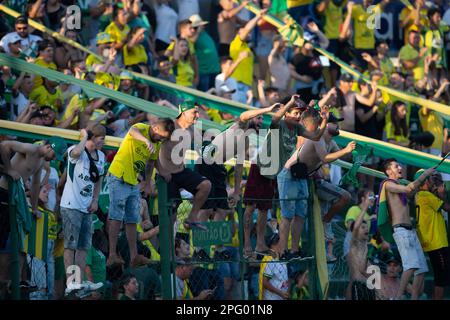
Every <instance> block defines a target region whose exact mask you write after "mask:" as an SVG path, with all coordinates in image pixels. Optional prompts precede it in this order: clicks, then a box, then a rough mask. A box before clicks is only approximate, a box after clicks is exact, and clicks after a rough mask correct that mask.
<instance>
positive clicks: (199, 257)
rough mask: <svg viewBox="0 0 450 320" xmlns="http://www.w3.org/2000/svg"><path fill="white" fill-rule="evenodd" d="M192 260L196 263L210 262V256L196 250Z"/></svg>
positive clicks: (201, 250)
mask: <svg viewBox="0 0 450 320" xmlns="http://www.w3.org/2000/svg"><path fill="white" fill-rule="evenodd" d="M192 260H194V261H197V262H212V259H211V258H210V256H209V255H208V254H207V253H206V252H205V250H203V249H200V250H196V251H195V252H194V254H193V255H192Z"/></svg>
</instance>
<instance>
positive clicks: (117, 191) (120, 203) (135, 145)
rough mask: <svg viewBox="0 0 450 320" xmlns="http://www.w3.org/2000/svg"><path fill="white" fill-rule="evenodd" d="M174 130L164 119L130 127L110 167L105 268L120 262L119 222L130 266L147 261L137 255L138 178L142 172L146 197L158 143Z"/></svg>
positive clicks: (149, 187) (139, 197)
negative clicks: (118, 243) (123, 224)
mask: <svg viewBox="0 0 450 320" xmlns="http://www.w3.org/2000/svg"><path fill="white" fill-rule="evenodd" d="M173 130H174V123H173V121H172V120H171V119H167V118H166V119H161V120H158V121H157V122H156V123H155V124H154V125H151V126H150V125H147V124H143V123H138V124H135V125H133V126H132V127H131V129H130V130H129V131H128V134H127V135H126V136H125V138H124V140H123V141H122V144H121V145H120V148H119V151H118V152H117V154H116V156H115V158H114V160H113V162H112V163H111V166H110V167H109V177H108V178H109V181H108V183H109V199H110V206H109V212H108V219H109V257H108V261H107V264H108V265H112V264H115V263H123V260H122V259H121V258H120V257H119V256H118V254H117V251H116V249H117V238H118V235H119V231H120V227H121V224H122V221H124V222H125V224H126V235H127V239H128V245H129V248H130V265H131V266H132V267H135V266H138V265H142V264H146V263H148V262H149V261H148V259H147V258H145V257H144V256H141V255H138V254H137V246H136V236H137V235H136V224H137V223H138V222H139V214H140V199H141V194H140V191H139V186H138V183H139V182H138V176H139V174H141V173H144V171H145V189H144V194H145V196H147V195H148V194H149V193H150V189H151V177H152V173H153V168H154V165H155V161H156V159H157V158H158V154H159V148H160V145H161V141H163V140H165V139H168V138H169V137H170V135H171V134H172V132H173Z"/></svg>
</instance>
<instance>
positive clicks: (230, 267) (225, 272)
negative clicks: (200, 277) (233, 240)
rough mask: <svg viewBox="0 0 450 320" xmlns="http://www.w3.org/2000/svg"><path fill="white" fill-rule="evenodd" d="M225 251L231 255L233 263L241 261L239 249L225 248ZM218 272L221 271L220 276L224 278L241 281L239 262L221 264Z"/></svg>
mask: <svg viewBox="0 0 450 320" xmlns="http://www.w3.org/2000/svg"><path fill="white" fill-rule="evenodd" d="M225 249H226V250H227V251H229V252H230V253H231V260H232V261H237V260H238V259H239V252H238V248H235V247H225ZM218 270H219V272H220V274H221V275H222V277H224V278H231V279H234V280H239V279H240V273H239V263H238V262H227V263H225V262H224V263H220V264H219V266H218Z"/></svg>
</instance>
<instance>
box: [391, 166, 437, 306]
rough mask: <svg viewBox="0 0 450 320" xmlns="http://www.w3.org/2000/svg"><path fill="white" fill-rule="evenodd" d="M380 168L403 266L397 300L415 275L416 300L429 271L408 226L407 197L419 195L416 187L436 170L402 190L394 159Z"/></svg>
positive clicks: (417, 240) (416, 239)
mask: <svg viewBox="0 0 450 320" xmlns="http://www.w3.org/2000/svg"><path fill="white" fill-rule="evenodd" d="M383 168H384V172H385V173H386V175H387V176H388V178H389V180H387V181H386V182H384V183H385V184H386V193H387V202H388V210H389V216H390V219H391V223H392V228H393V229H394V234H393V236H394V240H395V243H396V244H397V247H398V250H399V252H400V257H401V258H402V265H403V274H402V277H401V281H400V288H399V290H398V292H397V299H400V298H401V297H402V295H403V293H404V292H405V288H406V286H407V284H408V282H409V280H410V279H411V277H412V276H413V275H414V281H413V285H412V293H411V299H412V300H415V299H417V298H418V297H419V295H420V292H421V290H422V288H423V281H424V276H425V273H426V272H427V271H428V267H427V262H426V260H425V255H424V253H423V250H422V247H421V245H420V242H419V239H418V237H417V233H416V230H414V229H413V227H412V224H411V218H410V216H409V206H408V201H407V198H406V197H407V196H412V195H413V194H414V193H416V192H418V191H419V187H420V186H421V185H422V184H423V183H424V182H425V180H426V178H427V177H429V176H430V175H432V174H433V173H434V172H435V171H436V170H435V168H430V169H428V170H426V171H424V173H423V174H422V175H421V176H420V177H419V178H418V179H417V180H415V181H413V182H411V183H410V184H408V185H406V186H402V185H400V184H399V183H398V180H399V179H401V178H402V167H401V166H400V164H398V163H397V161H396V160H395V159H387V160H385V161H384V163H383Z"/></svg>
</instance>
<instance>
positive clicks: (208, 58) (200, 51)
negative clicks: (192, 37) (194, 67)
mask: <svg viewBox="0 0 450 320" xmlns="http://www.w3.org/2000/svg"><path fill="white" fill-rule="evenodd" d="M195 55H196V56H197V60H198V72H199V73H200V74H217V73H220V62H219V54H218V53H217V49H216V44H215V43H214V40H213V39H212V38H211V37H210V36H209V34H207V33H206V32H205V31H202V32H201V33H200V35H199V37H198V39H197V42H196V43H195Z"/></svg>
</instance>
